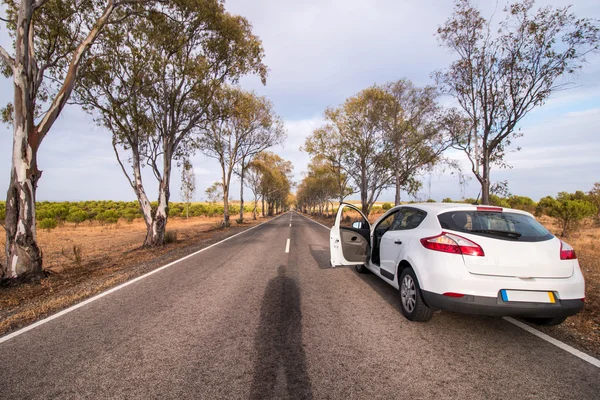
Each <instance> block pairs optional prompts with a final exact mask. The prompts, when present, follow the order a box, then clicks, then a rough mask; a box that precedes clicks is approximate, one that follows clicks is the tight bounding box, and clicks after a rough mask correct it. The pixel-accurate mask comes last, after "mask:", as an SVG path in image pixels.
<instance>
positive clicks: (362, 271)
mask: <svg viewBox="0 0 600 400" xmlns="http://www.w3.org/2000/svg"><path fill="white" fill-rule="evenodd" d="M354 267H355V268H356V272H358V273H359V274H367V273H368V272H369V269H368V268H367V267H365V266H364V265H362V264H361V265H355V266H354Z"/></svg>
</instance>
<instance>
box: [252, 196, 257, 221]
mask: <svg viewBox="0 0 600 400" xmlns="http://www.w3.org/2000/svg"><path fill="white" fill-rule="evenodd" d="M257 207H258V199H257V198H256V195H254V208H253V209H252V219H253V220H255V221H256V208H257Z"/></svg>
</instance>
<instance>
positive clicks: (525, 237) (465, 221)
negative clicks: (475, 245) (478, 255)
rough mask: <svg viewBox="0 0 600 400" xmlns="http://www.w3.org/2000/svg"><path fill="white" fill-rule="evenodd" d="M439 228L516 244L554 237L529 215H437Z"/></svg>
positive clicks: (494, 213) (479, 212) (491, 213)
mask: <svg viewBox="0 0 600 400" xmlns="http://www.w3.org/2000/svg"><path fill="white" fill-rule="evenodd" d="M438 220H439V221H440V225H441V226H442V229H449V230H453V231H458V232H466V233H470V234H473V235H481V236H486V237H493V238H495V239H502V240H512V241H519V242H541V241H544V240H549V239H552V238H553V237H554V236H553V235H552V234H551V233H550V232H548V230H547V229H546V228H544V226H543V225H542V224H540V223H539V222H537V221H536V220H535V219H533V218H531V217H530V216H528V215H524V214H518V213H511V212H490V211H474V210H473V211H449V212H445V213H443V214H440V215H438Z"/></svg>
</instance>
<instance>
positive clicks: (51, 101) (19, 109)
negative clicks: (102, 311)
mask: <svg viewBox="0 0 600 400" xmlns="http://www.w3.org/2000/svg"><path fill="white" fill-rule="evenodd" d="M3 3H4V10H5V11H6V15H5V16H4V17H3V18H0V20H1V21H3V22H4V23H5V25H6V28H7V30H8V32H9V34H10V36H11V37H12V39H13V45H14V51H13V52H11V51H9V50H8V49H5V48H3V47H0V61H1V62H2V66H3V68H2V70H3V73H4V74H5V75H6V76H7V77H12V80H13V88H14V97H13V101H12V102H11V103H9V104H8V105H7V106H6V107H5V108H4V109H3V110H2V117H3V119H4V121H5V122H10V123H12V126H13V148H12V159H11V173H10V183H9V187H8V191H7V195H6V223H5V226H6V266H4V267H3V268H2V272H1V277H4V278H14V277H17V276H19V275H31V276H34V277H39V276H40V275H41V273H42V253H41V251H40V248H39V245H38V243H37V239H36V217H35V196H36V189H37V186H38V183H39V180H40V178H41V176H42V171H40V170H39V168H38V150H39V148H40V146H41V144H42V141H43V140H44V139H45V138H46V136H47V135H48V132H49V131H50V129H51V128H52V126H53V124H54V122H55V121H56V119H57V118H58V116H59V115H60V114H61V112H62V110H63V108H64V107H65V105H66V104H67V101H68V100H69V98H70V96H71V93H72V91H73V88H74V87H75V84H76V81H77V77H78V72H79V70H80V66H81V63H82V61H83V59H84V58H85V57H86V55H87V53H88V52H89V50H90V48H91V46H92V45H93V44H94V42H95V41H96V40H97V38H98V36H99V35H100V34H101V33H102V31H103V29H104V28H105V27H106V26H107V25H108V24H118V23H119V22H120V20H121V19H122V18H124V17H125V16H127V15H128V14H130V13H136V12H138V8H139V7H140V6H141V5H143V4H152V3H154V2H153V1H143V0H120V1H119V0H107V1H86V0H53V1H48V0H20V1H15V0H5V1H4V2H3ZM11 53H12V54H11Z"/></svg>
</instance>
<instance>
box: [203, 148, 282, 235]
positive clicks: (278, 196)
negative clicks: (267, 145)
mask: <svg viewBox="0 0 600 400" xmlns="http://www.w3.org/2000/svg"><path fill="white" fill-rule="evenodd" d="M241 164H242V163H241ZM242 165H244V168H243V169H242ZM242 165H240V169H239V172H238V171H236V173H237V174H238V175H239V178H240V184H241V185H244V186H246V187H247V188H248V189H250V191H251V192H252V195H253V204H252V207H251V210H252V218H253V219H256V217H257V210H258V203H259V201H261V202H262V207H261V210H262V216H263V217H264V216H266V215H269V216H271V215H273V214H276V213H279V212H280V211H282V210H287V209H288V208H289V207H290V205H291V202H290V201H289V200H288V197H289V195H290V193H291V189H292V186H293V182H292V170H293V166H292V163H291V162H290V161H286V160H284V159H282V158H281V157H279V156H278V155H277V154H274V153H271V152H267V151H262V152H260V153H258V154H256V155H255V156H253V157H252V159H251V161H250V162H249V163H247V164H242ZM244 177H245V179H244ZM242 179H243V180H242ZM243 192H244V189H243V186H242V187H241V188H240V205H241V206H240V209H239V218H238V219H237V222H238V223H241V222H243V220H244V211H245V210H246V208H245V207H244V200H243ZM205 193H206V197H207V198H208V199H209V200H210V201H211V202H216V201H218V200H221V199H223V198H224V196H227V195H226V191H225V185H224V184H223V183H222V182H215V183H214V184H213V185H212V186H210V187H209V188H207V189H206V192H205ZM227 204H228V201H225V202H224V210H227V207H228V206H227ZM265 205H266V208H265ZM228 218H229V217H228V216H226V212H224V213H223V224H225V223H227V222H226V221H227V219H228Z"/></svg>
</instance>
